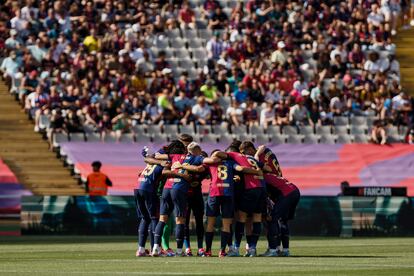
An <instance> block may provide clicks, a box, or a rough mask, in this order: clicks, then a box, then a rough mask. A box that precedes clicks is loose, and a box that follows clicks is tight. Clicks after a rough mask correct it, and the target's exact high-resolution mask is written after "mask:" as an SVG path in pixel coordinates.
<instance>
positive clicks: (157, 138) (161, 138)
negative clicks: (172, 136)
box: [151, 132, 168, 144]
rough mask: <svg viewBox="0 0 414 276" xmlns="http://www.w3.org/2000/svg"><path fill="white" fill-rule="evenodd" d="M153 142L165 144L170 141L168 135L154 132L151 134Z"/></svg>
mask: <svg viewBox="0 0 414 276" xmlns="http://www.w3.org/2000/svg"><path fill="white" fill-rule="evenodd" d="M151 142H153V143H158V144H164V143H167V142H168V136H167V135H165V134H163V133H161V132H158V133H153V134H152V135H151Z"/></svg>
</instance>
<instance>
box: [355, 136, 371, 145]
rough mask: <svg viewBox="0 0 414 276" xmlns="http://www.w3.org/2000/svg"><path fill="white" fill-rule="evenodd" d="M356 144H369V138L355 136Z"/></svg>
mask: <svg viewBox="0 0 414 276" xmlns="http://www.w3.org/2000/svg"><path fill="white" fill-rule="evenodd" d="M354 143H360V144H365V143H368V136H367V135H365V134H356V135H354Z"/></svg>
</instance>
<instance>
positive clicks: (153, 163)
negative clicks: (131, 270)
mask: <svg viewBox="0 0 414 276" xmlns="http://www.w3.org/2000/svg"><path fill="white" fill-rule="evenodd" d="M184 151H185V147H184V145H183V144H182V143H181V142H180V141H178V140H176V141H172V142H171V143H170V145H168V146H167V147H163V148H161V149H160V150H159V151H158V153H167V152H171V153H174V152H184ZM143 156H144V157H145V159H144V160H145V162H146V163H147V166H146V167H145V169H144V170H143V171H142V172H141V174H140V175H139V179H138V185H137V189H135V190H134V196H135V204H136V208H137V214H138V219H139V226H138V250H137V252H136V256H137V257H144V256H147V253H146V251H145V243H146V240H147V236H148V230H149V233H150V240H151V248H152V247H153V245H154V237H153V236H154V235H153V233H154V231H155V227H156V225H157V222H158V214H157V212H158V205H159V200H158V197H157V188H158V184H159V182H160V180H161V177H162V170H163V167H164V166H166V161H160V160H156V159H155V158H152V157H150V156H148V152H147V149H144V151H143Z"/></svg>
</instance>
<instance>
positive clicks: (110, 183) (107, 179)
mask: <svg viewBox="0 0 414 276" xmlns="http://www.w3.org/2000/svg"><path fill="white" fill-rule="evenodd" d="M105 183H106V186H109V187H112V181H111V179H109V177H106V180H105Z"/></svg>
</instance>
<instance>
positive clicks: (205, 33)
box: [198, 29, 213, 40]
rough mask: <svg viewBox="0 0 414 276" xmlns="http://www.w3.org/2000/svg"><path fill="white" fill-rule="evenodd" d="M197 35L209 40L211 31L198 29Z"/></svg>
mask: <svg viewBox="0 0 414 276" xmlns="http://www.w3.org/2000/svg"><path fill="white" fill-rule="evenodd" d="M198 36H199V37H200V38H202V39H205V40H210V38H211V37H212V36H213V32H212V31H211V30H210V29H199V30H198Z"/></svg>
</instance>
